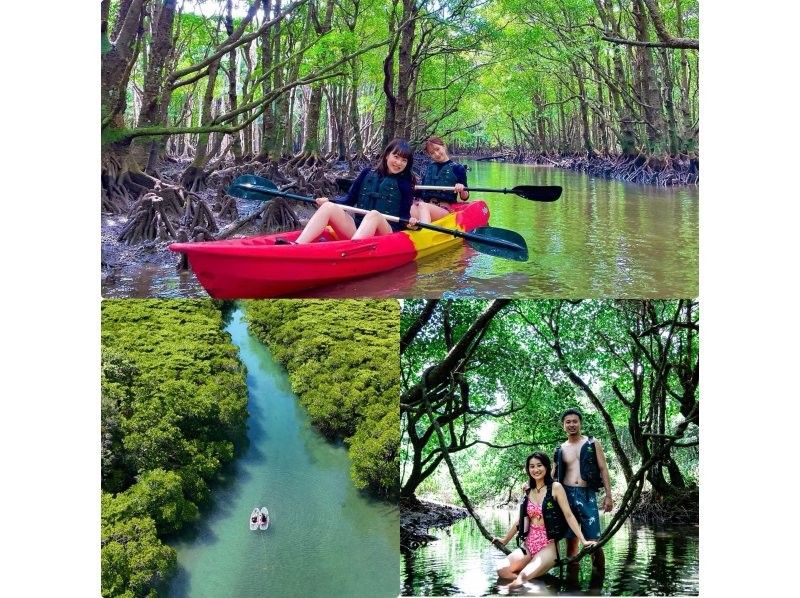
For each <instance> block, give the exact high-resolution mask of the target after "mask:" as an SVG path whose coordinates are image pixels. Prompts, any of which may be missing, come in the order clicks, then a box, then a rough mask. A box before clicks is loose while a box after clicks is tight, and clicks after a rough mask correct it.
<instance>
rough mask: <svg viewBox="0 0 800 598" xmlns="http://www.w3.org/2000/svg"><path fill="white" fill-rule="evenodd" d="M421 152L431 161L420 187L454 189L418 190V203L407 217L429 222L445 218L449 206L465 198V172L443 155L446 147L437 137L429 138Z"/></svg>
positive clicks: (465, 170)
mask: <svg viewBox="0 0 800 598" xmlns="http://www.w3.org/2000/svg"><path fill="white" fill-rule="evenodd" d="M425 153H427V154H428V156H430V158H431V160H432V162H431V163H430V164H429V165H428V168H426V169H425V173H424V174H423V175H422V183H421V184H422V185H436V186H439V187H454V188H455V189H454V191H418V192H417V193H416V194H415V195H417V196H418V197H421V198H422V199H423V201H418V202H416V203H415V204H414V206H413V207H412V208H411V215H412V216H414V217H416V218H417V219H418V220H419V221H420V222H431V221H432V220H438V219H439V218H442V217H444V216H446V215H447V214H448V213H449V212H450V206H449V205H448V204H449V203H452V202H454V201H459V200H461V201H466V200H467V199H469V190H467V189H466V186H467V169H466V168H464V166H463V165H461V164H459V163H457V162H453V161H452V160H451V159H450V155H449V154H448V153H447V145H445V143H444V141H442V139H441V138H440V137H429V138H428V140H427V141H426V142H425Z"/></svg>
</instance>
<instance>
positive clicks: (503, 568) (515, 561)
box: [497, 548, 531, 579]
mask: <svg viewBox="0 0 800 598" xmlns="http://www.w3.org/2000/svg"><path fill="white" fill-rule="evenodd" d="M530 560H531V557H530V555H527V554H525V553H523V552H522V550H520V549H519V548H517V549H516V550H514V552H512V553H511V554H509V555H508V556H507V557H506V558H504V559H503V560H502V561H500V564H499V565H498V566H497V575H498V577H500V578H502V579H514V578H515V577H516V576H517V573H519V572H520V571H522V569H523V568H524V567H525V565H527V564H528V562H529V561H530Z"/></svg>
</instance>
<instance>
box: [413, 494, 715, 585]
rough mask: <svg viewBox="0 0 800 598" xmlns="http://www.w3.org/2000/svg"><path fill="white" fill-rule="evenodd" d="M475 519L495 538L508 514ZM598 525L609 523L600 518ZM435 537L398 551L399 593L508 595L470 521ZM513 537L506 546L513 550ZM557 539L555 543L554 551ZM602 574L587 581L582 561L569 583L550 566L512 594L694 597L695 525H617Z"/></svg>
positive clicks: (486, 513)
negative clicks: (410, 548) (415, 548)
mask: <svg viewBox="0 0 800 598" xmlns="http://www.w3.org/2000/svg"><path fill="white" fill-rule="evenodd" d="M479 516H480V517H481V521H482V522H483V523H484V525H486V526H487V528H488V529H489V530H491V531H492V532H493V534H494V535H495V536H498V537H501V536H503V535H504V534H505V533H506V531H507V530H508V528H509V527H510V526H511V522H512V519H513V518H515V517H516V513H515V512H513V511H511V510H498V509H485V510H481V511H480V513H479ZM601 519H603V524H602V525H603V526H605V524H606V523H607V522H608V520H609V519H610V516H609V515H601ZM432 533H433V534H434V535H435V536H437V537H438V538H440V539H439V540H437V541H435V542H431V543H430V544H428V545H426V546H423V547H421V548H418V549H417V550H414V551H409V552H406V551H403V555H402V558H401V577H402V579H401V594H402V595H403V596H487V595H491V594H508V593H509V591H508V588H506V587H504V585H505V584H507V583H508V582H507V581H506V582H503V583H500V584H498V578H497V574H496V566H497V563H498V561H500V560H501V559H502V558H503V553H501V552H500V551H499V550H498V549H496V548H494V547H492V546H491V544H489V542H488V541H487V540H486V539H485V538H484V537H483V536H482V535H481V533H480V531H479V530H478V528H477V526H476V525H475V522H474V520H473V519H472V518H471V517H467V518H466V519H462V520H460V521H458V522H457V523H456V524H455V525H453V526H452V527H450V528H447V529H446V530H433V531H432ZM515 546H516V545H515V543H514V540H512V541H511V542H509V544H508V547H509V548H514V547H515ZM563 549H564V542H562V543H561V550H562V551H563ZM603 550H604V553H605V558H606V567H605V575H604V576H602V577H600V576H593V575H592V571H591V569H592V567H591V561H590V559H588V558H587V559H583V561H582V562H581V566H580V572H579V574H578V576H577V579H575V578H573V579H568V576H567V574H566V569H565V570H564V574H563V576H562V577H560V578H559V577H558V569H553V570H552V571H551V572H550V574H549V575H547V576H546V577H543V578H540V579H535V580H532V581H530V582H528V583H527V584H525V586H524V588H523V589H521V590H516V591H514V592H512V594H513V595H514V596H553V595H557V594H558V595H562V596H564V595H567V596H576V595H594V596H674V595H679V596H695V595H698V593H699V558H700V552H699V540H698V528H697V526H687V525H683V526H660V527H658V526H652V525H639V524H632V523H630V522H627V523H625V524H624V525H623V526H622V527H621V528H620V529H619V531H618V532H617V533H616V534H615V535H614V537H613V538H611V540H610V541H609V542H608V543H607V544H606V545H605V546H604V547H603Z"/></svg>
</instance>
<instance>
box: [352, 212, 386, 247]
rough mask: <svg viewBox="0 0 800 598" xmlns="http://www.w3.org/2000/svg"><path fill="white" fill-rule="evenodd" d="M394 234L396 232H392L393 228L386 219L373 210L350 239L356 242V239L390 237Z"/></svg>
mask: <svg viewBox="0 0 800 598" xmlns="http://www.w3.org/2000/svg"><path fill="white" fill-rule="evenodd" d="M392 232H394V231H392V227H391V226H389V223H388V222H387V221H386V218H384V217H383V215H382V214H381V213H380V212H378V211H377V210H372V211H371V212H370V213H369V214H367V215H365V216H364V220H362V221H361V225H360V226H359V227H358V230H357V231H356V232H355V234H354V235H353V236H352V237H350V238H351V239H353V240H354V241H355V240H356V239H366V238H367V237H377V236H380V235H388V234H391V233H392Z"/></svg>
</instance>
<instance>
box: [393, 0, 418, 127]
mask: <svg viewBox="0 0 800 598" xmlns="http://www.w3.org/2000/svg"><path fill="white" fill-rule="evenodd" d="M416 11H417V7H416V1H415V0H403V16H402V17H401V22H402V23H405V25H404V26H403V28H402V29H401V31H400V48H399V52H398V61H397V62H398V67H397V96H396V103H395V125H394V136H395V137H402V138H404V139H408V138H409V137H410V134H411V123H410V122H409V114H408V108H409V95H408V94H409V89H410V88H411V86H412V79H413V65H412V64H411V48H412V46H413V45H414V30H415V28H416V23H417V21H416V19H414V18H413V17H414V16H415V14H416Z"/></svg>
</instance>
